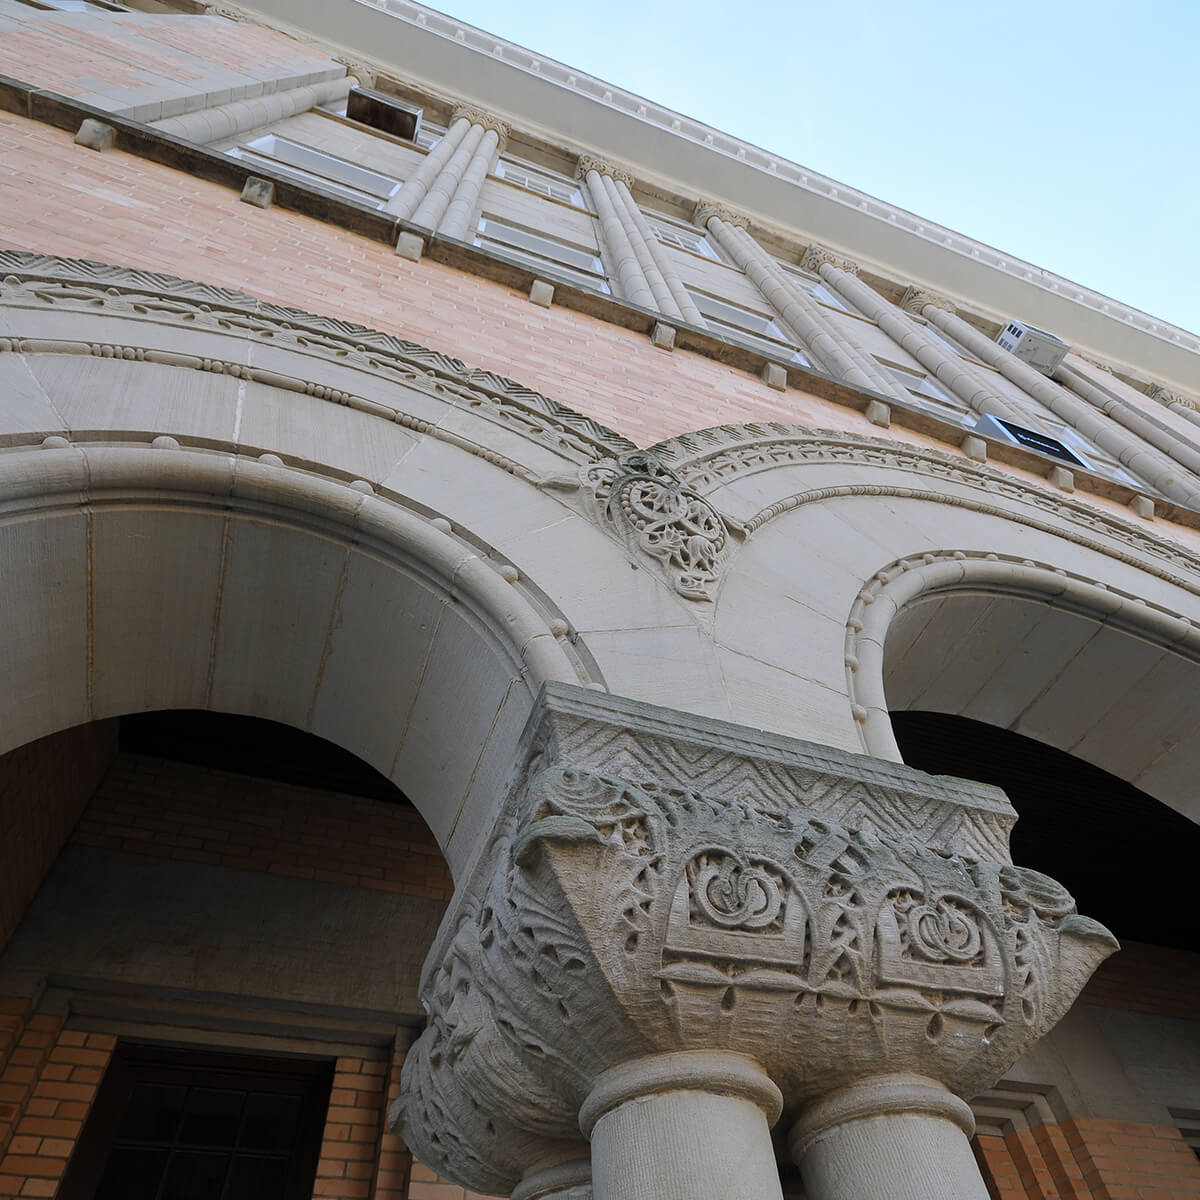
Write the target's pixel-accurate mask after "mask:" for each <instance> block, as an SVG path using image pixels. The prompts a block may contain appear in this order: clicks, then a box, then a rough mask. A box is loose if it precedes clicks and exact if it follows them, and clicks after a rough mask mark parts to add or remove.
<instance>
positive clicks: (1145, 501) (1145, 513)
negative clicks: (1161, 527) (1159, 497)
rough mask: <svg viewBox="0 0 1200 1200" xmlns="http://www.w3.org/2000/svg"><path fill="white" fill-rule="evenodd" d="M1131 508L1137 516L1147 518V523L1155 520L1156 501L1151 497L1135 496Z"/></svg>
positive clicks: (1131, 501) (1130, 504)
mask: <svg viewBox="0 0 1200 1200" xmlns="http://www.w3.org/2000/svg"><path fill="white" fill-rule="evenodd" d="M1129 507H1130V508H1131V509H1133V512H1134V514H1135V515H1136V516H1139V517H1145V519H1146V520H1147V521H1153V520H1154V501H1153V500H1151V499H1150V497H1149V496H1134V498H1133V499H1132V500H1130V502H1129Z"/></svg>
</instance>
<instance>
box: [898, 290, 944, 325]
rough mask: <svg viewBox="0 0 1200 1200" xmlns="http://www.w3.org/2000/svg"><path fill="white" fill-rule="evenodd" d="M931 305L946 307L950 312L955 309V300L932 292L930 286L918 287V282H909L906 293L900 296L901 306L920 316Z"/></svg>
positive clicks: (906, 310)
mask: <svg viewBox="0 0 1200 1200" xmlns="http://www.w3.org/2000/svg"><path fill="white" fill-rule="evenodd" d="M930 305H932V306H933V307H934V308H941V309H944V310H945V311H946V312H949V313H952V312H954V311H955V305H954V301H953V300H949V299H947V298H946V297H945V296H940V295H938V293H937V292H931V291H929V289H928V288H923V287H917V285H916V284H909V285H908V287H906V288H905V289H904V295H903V296H901V297H900V307H901V308H902V309H904V311H905V312H910V313H914V314H915V315H916V316H918V317H919V316H920V315H921V314H922V313H923V312H924V311H925V309H926V308H928V307H929V306H930Z"/></svg>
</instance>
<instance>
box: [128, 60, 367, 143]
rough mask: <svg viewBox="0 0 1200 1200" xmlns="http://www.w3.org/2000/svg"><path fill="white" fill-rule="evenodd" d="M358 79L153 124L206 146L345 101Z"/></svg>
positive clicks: (236, 102) (312, 86) (332, 81)
mask: <svg viewBox="0 0 1200 1200" xmlns="http://www.w3.org/2000/svg"><path fill="white" fill-rule="evenodd" d="M357 83H358V80H356V79H355V78H354V76H353V75H346V76H344V77H343V78H342V79H330V80H327V81H325V82H324V83H313V84H308V85H307V86H305V87H298V88H288V89H287V90H286V91H280V92H268V93H267V94H266V95H263V96H253V97H251V98H249V99H247V100H233V101H231V102H230V103H228V104H217V105H214V106H213V107H212V108H201V109H198V110H197V111H195V112H190V113H182V114H181V115H180V116H178V117H164V118H163V119H162V120H161V121H152V122H151V124H152V126H153V127H154V128H155V129H157V130H159V131H160V132H162V133H168V134H171V135H173V136H174V137H181V138H186V139H187V140H188V141H189V142H195V143H197V144H198V145H201V146H206V145H208V144H209V143H211V142H216V141H220V140H221V139H222V138H231V137H237V135H238V134H241V133H247V132H249V131H250V130H251V129H261V128H262V127H263V126H264V125H269V124H271V123H272V122H274V121H282V120H283V119H284V118H285V117H294V116H295V115H296V114H297V113H302V112H307V111H308V110H309V109H310V108H315V107H316V106H317V105H318V104H328V103H329V102H330V101H331V100H341V99H343V98H344V97H345V96H346V95H348V94H349V91H350V89H351V88H352V87H354V86H356V84H357Z"/></svg>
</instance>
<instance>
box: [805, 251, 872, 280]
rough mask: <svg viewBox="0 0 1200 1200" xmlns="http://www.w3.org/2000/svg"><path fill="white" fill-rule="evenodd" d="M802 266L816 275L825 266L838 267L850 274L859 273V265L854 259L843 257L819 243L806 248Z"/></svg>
mask: <svg viewBox="0 0 1200 1200" xmlns="http://www.w3.org/2000/svg"><path fill="white" fill-rule="evenodd" d="M800 266H801V269H802V270H805V271H811V272H812V273H813V274H814V275H819V274H820V273H821V268H822V267H823V266H830V267H837V269H838V270H839V271H846V272H847V273H849V274H850V275H857V274H858V272H859V265H858V263H856V262H855V261H854V260H853V259H850V258H843V257H842V256H841V255H839V254H834V252H833V251H832V250H827V249H826V248H825V247H824V246H817V245H812V246H809V247H807V248H806V249H805V251H804V256H803V257H802V258H801V259H800Z"/></svg>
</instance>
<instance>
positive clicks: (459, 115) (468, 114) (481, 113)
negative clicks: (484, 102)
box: [450, 104, 509, 152]
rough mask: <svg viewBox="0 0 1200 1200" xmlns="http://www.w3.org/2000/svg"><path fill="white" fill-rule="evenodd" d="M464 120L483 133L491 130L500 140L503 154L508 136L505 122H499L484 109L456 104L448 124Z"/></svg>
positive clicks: (507, 127) (471, 105) (498, 119)
mask: <svg viewBox="0 0 1200 1200" xmlns="http://www.w3.org/2000/svg"><path fill="white" fill-rule="evenodd" d="M464 118H465V119H466V120H467V121H469V122H470V123H471V124H472V125H479V126H480V127H481V128H482V129H484V130H485V131H487V130H492V131H493V132H494V133H495V134H496V136H497V137H498V138H499V139H500V150H501V152H503V150H504V147H505V146H506V145H507V144H508V135H509V126H508V123H507V122H506V121H502V120H500V118H499V117H497V116H495V115H494V114H492V113H490V112H488V111H487V110H486V109H483V108H476V107H475V105H473V104H456V105H455V106H454V108H453V109H452V110H451V112H450V124H451V125H453V124H454V122H455V121H458V120H462V119H464Z"/></svg>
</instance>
